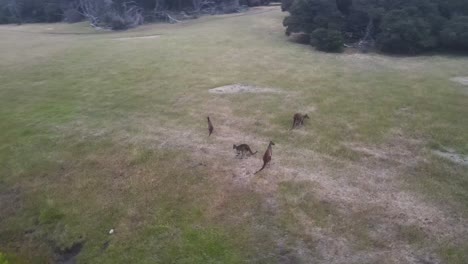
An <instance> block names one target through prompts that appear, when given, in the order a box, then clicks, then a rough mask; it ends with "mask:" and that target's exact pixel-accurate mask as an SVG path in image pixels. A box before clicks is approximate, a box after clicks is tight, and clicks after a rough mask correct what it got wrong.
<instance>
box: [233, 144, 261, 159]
mask: <svg viewBox="0 0 468 264" xmlns="http://www.w3.org/2000/svg"><path fill="white" fill-rule="evenodd" d="M232 148H233V149H235V150H236V151H237V156H239V154H240V155H241V159H242V158H243V157H244V155H245V153H250V155H254V154H255V153H257V152H258V151H255V152H252V150H251V149H250V147H249V145H247V144H241V145H239V146H236V145H233V146H232Z"/></svg>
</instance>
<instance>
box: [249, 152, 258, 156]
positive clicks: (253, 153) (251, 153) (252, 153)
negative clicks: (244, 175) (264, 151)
mask: <svg viewBox="0 0 468 264" xmlns="http://www.w3.org/2000/svg"><path fill="white" fill-rule="evenodd" d="M257 152H258V151H255V152H252V151H250V155H255V154H256V153H257Z"/></svg>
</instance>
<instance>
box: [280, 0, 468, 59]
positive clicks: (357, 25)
mask: <svg viewBox="0 0 468 264" xmlns="http://www.w3.org/2000/svg"><path fill="white" fill-rule="evenodd" d="M282 9H283V11H289V13H290V15H289V16H288V17H286V18H285V19H284V21H283V25H284V26H285V27H286V34H287V35H290V34H291V33H302V34H303V36H302V38H301V40H302V41H303V42H308V43H310V44H311V45H313V46H315V47H316V48H317V49H319V50H323V51H329V52H339V51H341V50H342V49H343V47H344V46H353V47H358V48H360V49H363V50H368V49H371V48H373V49H376V50H378V51H382V52H388V53H402V54H416V53H421V52H427V51H434V50H437V49H449V50H462V51H468V0H283V1H282ZM304 36H305V37H304Z"/></svg>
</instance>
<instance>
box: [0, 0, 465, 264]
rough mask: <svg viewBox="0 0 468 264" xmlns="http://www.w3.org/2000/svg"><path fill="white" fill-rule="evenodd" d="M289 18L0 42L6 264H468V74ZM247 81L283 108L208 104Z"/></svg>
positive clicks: (225, 101)
mask: <svg viewBox="0 0 468 264" xmlns="http://www.w3.org/2000/svg"><path fill="white" fill-rule="evenodd" d="M285 15H286V14H285V13H281V11H280V8H279V7H277V6H276V7H262V8H253V9H251V10H250V11H248V12H247V13H245V14H240V15H239V14H237V15H222V16H209V17H202V18H200V19H197V20H191V21H186V22H183V23H179V24H152V25H145V26H141V27H139V28H136V29H133V30H129V31H124V32H107V31H94V30H93V29H90V28H88V27H87V25H86V24H85V23H79V24H34V25H22V26H16V25H14V26H13V25H9V26H0V36H1V38H0V131H1V133H0V253H1V255H0V260H1V259H2V258H3V259H5V262H6V261H8V262H7V263H450V264H452V263H468V253H467V252H468V165H467V163H466V162H463V160H465V161H468V86H464V85H463V84H460V83H457V82H454V81H453V80H451V79H452V78H454V77H461V76H468V72H467V70H466V69H468V58H467V57H463V56H457V55H445V54H431V55H425V56H415V57H392V56H386V55H382V54H374V53H369V54H359V53H355V52H345V53H343V54H327V53H322V52H318V51H315V50H314V49H313V48H312V47H310V46H307V45H299V44H296V43H293V42H291V41H290V40H289V39H288V38H287V37H286V36H285V35H284V28H283V26H282V19H283V18H284V16H285ZM238 83H240V84H245V85H250V86H252V87H260V88H271V89H275V90H276V91H278V92H274V93H268V92H266V93H236V94H213V93H210V92H209V90H210V89H212V88H216V87H220V86H225V85H231V84H238ZM296 112H301V113H307V114H308V115H309V116H310V119H309V120H306V123H305V126H304V127H301V128H299V129H296V130H290V128H291V124H292V116H293V114H294V113H296ZM206 116H210V117H211V119H212V121H213V124H214V126H215V132H214V133H213V135H211V136H210V137H208V131H207V124H206ZM270 140H272V141H274V142H275V144H276V145H275V146H274V147H273V160H272V163H271V164H270V166H269V167H267V168H266V169H265V170H264V171H262V172H260V173H258V174H255V175H254V172H255V171H257V170H258V169H259V168H260V167H261V165H262V160H261V157H262V154H263V152H264V151H265V149H266V147H267V145H268V142H269V141H270ZM240 143H247V144H249V145H250V147H251V148H252V149H253V150H254V151H255V150H258V153H257V154H256V155H255V156H252V157H249V158H247V159H237V158H236V157H235V151H234V150H233V149H232V145H233V144H240ZM453 157H456V158H457V159H454V158H453ZM460 160H461V161H460ZM111 229H113V230H114V232H113V233H112V234H110V233H109V231H110V230H111ZM0 262H1V261H0Z"/></svg>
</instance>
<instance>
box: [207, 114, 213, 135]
mask: <svg viewBox="0 0 468 264" xmlns="http://www.w3.org/2000/svg"><path fill="white" fill-rule="evenodd" d="M206 118H207V119H208V132H209V134H208V136H211V133H213V130H214V127H213V124H212V123H211V120H210V117H209V116H208V117H206Z"/></svg>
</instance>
